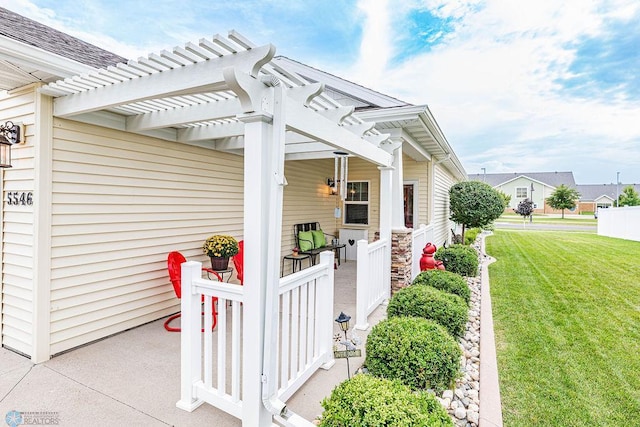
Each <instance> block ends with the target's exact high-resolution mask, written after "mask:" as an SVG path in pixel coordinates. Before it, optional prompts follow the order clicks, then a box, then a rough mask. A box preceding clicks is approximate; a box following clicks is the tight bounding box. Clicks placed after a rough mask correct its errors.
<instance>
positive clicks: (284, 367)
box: [280, 292, 291, 387]
mask: <svg viewBox="0 0 640 427" xmlns="http://www.w3.org/2000/svg"><path fill="white" fill-rule="evenodd" d="M280 324H281V329H282V335H281V337H280V357H281V359H280V387H286V385H287V383H288V381H289V344H290V340H289V337H290V325H291V292H285V293H284V294H283V295H282V321H281V323H280Z"/></svg>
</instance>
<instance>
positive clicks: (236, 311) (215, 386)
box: [176, 261, 244, 418]
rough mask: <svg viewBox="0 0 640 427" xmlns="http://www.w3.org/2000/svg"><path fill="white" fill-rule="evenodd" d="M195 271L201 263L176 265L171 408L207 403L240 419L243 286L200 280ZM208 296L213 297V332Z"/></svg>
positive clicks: (199, 269)
mask: <svg viewBox="0 0 640 427" xmlns="http://www.w3.org/2000/svg"><path fill="white" fill-rule="evenodd" d="M201 272H202V263H199V262H195V261H189V262H186V263H184V264H182V276H181V277H182V300H181V303H180V305H181V310H182V332H181V334H182V335H181V337H180V400H179V401H178V402H177V403H176V406H177V407H178V408H180V409H184V410H185V411H189V412H191V411H193V410H194V409H196V408H197V407H198V406H200V405H202V404H203V403H204V402H207V403H209V404H210V405H213V406H215V407H216V408H219V409H222V410H223V411H225V412H227V413H229V414H231V415H233V416H235V417H237V418H242V393H241V392H242V384H241V382H240V380H241V375H242V348H241V342H242V315H243V308H242V302H243V296H244V294H243V287H242V286H240V285H234V284H230V283H221V282H214V281H212V280H206V279H202V278H201V274H202V273H201ZM203 296H204V309H203V308H202V301H203ZM213 296H216V297H217V298H218V303H217V307H218V325H217V327H216V329H215V330H213V316H212V310H213V304H212V298H211V297H213ZM229 303H230V305H231V307H228V305H229ZM228 320H230V321H231V336H230V337H227V332H228V331H227V329H228V328H227V321H228ZM203 323H204V327H203ZM203 329H204V331H203ZM203 336H204V339H203ZM214 337H216V340H215V342H214ZM214 367H215V373H214Z"/></svg>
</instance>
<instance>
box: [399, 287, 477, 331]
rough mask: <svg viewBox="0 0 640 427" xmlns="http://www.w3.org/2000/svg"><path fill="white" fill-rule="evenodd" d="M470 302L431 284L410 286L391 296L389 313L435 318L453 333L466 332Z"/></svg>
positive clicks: (435, 320)
mask: <svg viewBox="0 0 640 427" xmlns="http://www.w3.org/2000/svg"><path fill="white" fill-rule="evenodd" d="M468 310H469V306H468V304H467V303H465V302H464V300H463V299H462V298H460V297H459V296H457V295H453V294H450V293H448V292H445V291H441V290H439V289H436V288H432V287H431V286H409V287H406V288H404V289H401V290H399V291H398V292H396V293H395V294H394V295H393V297H391V299H390V300H389V306H388V307H387V316H388V317H398V316H415V317H424V318H425V319H429V320H433V321H434V322H436V323H438V324H439V325H442V326H444V327H445V329H446V330H447V331H448V332H449V333H450V334H451V335H453V336H456V337H459V336H462V335H463V334H464V330H465V327H466V325H467V321H468V320H469V312H468Z"/></svg>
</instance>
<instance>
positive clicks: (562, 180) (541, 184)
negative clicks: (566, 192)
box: [469, 172, 576, 213]
mask: <svg viewBox="0 0 640 427" xmlns="http://www.w3.org/2000/svg"><path fill="white" fill-rule="evenodd" d="M469 180H470V181H484V182H486V183H487V184H489V185H491V186H492V187H493V188H495V189H496V190H500V191H502V192H503V193H505V194H507V195H510V196H511V201H510V202H509V206H507V207H506V210H507V211H511V210H513V209H515V208H516V207H517V206H518V203H520V202H521V201H522V200H524V199H527V198H528V199H531V200H532V201H533V204H534V209H535V210H534V212H535V213H557V212H559V211H556V210H554V209H553V208H551V207H550V206H548V205H547V203H546V199H547V198H548V197H549V196H551V194H552V193H553V192H554V191H555V189H556V188H557V187H559V186H560V185H561V184H564V185H566V186H567V187H571V188H576V182H575V179H574V178H573V172H528V173H518V172H513V173H488V174H469Z"/></svg>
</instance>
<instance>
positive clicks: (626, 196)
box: [618, 185, 640, 206]
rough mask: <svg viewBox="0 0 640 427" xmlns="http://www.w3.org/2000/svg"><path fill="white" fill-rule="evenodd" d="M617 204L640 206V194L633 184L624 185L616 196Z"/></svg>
mask: <svg viewBox="0 0 640 427" xmlns="http://www.w3.org/2000/svg"><path fill="white" fill-rule="evenodd" d="M618 206H640V196H639V195H638V192H637V191H636V190H635V189H634V188H633V186H631V185H628V186H626V187H624V189H623V190H622V194H620V196H619V197H618Z"/></svg>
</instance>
